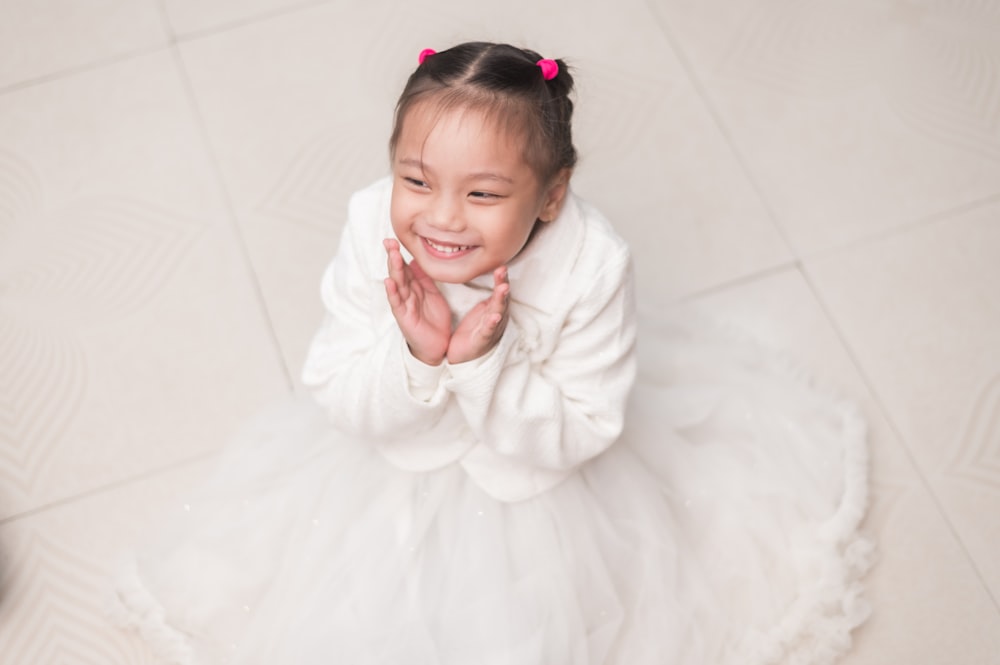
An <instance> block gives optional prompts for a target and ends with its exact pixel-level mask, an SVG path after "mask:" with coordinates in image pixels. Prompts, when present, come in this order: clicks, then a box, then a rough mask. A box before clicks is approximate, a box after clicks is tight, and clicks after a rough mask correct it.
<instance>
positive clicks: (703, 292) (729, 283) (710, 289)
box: [675, 260, 800, 303]
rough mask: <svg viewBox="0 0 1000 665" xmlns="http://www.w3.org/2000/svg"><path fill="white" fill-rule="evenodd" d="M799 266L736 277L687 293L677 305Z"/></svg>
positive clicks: (790, 263)
mask: <svg viewBox="0 0 1000 665" xmlns="http://www.w3.org/2000/svg"><path fill="white" fill-rule="evenodd" d="M799 265H800V264H799V262H798V261H795V260H793V261H784V262H782V263H777V264H775V265H773V266H769V267H767V268H763V269H761V270H756V271H754V272H750V273H747V274H745V275H740V276H739V277H735V278H733V279H730V280H726V281H724V282H719V283H718V284H713V285H711V286H706V287H705V288H703V289H699V290H697V291H692V292H691V293H685V294H684V295H681V296H678V297H677V298H676V300H675V302H677V303H684V302H691V301H694V300H698V299H699V298H704V297H707V296H712V295H715V294H717V293H722V292H723V291H728V290H729V289H734V288H737V287H739V286H743V285H746V284H752V283H753V282H757V281H760V280H762V279H766V278H768V277H770V276H772V275H777V274H779V273H783V272H787V271H788V270H794V269H796V268H798V267H799Z"/></svg>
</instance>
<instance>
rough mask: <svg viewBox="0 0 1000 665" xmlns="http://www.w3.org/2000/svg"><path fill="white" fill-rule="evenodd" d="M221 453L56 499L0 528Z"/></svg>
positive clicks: (1, 522) (6, 520)
mask: <svg viewBox="0 0 1000 665" xmlns="http://www.w3.org/2000/svg"><path fill="white" fill-rule="evenodd" d="M220 452H221V451H219V450H213V451H210V452H206V453H201V454H199V455H195V456H194V457H187V458H185V459H182V460H180V461H177V462H172V463H170V464H167V465H166V466H161V467H158V468H155V469H150V470H148V471H143V472H142V473H137V474H136V475H134V476H128V477H127V478H122V479H120V480H116V481H114V482H110V483H108V484H106V485H101V486H100V487H95V488H92V489H89V490H85V491H83V492H79V493H78V494H74V495H73V496H68V497H64V498H62V499H55V500H54V501H50V502H48V503H46V504H42V505H41V506H35V507H34V508H30V509H28V510H25V511H24V512H21V513H16V514H14V515H10V516H8V517H4V518H0V528H2V527H5V526H7V525H9V524H13V523H14V522H18V521H21V520H24V519H27V518H29V517H34V516H36V515H40V514H42V513H47V512H49V511H51V510H56V509H57V508H62V507H63V506H66V505H69V504H71V503H75V502H77V501H80V500H83V499H89V498H92V497H95V496H99V495H101V494H107V493H109V492H113V491H115V490H119V489H122V488H123V487H127V486H129V485H134V484H137V483H140V482H142V481H145V480H150V479H152V478H155V477H156V476H159V475H162V474H166V473H170V472H173V471H179V470H180V469H183V468H185V467H191V466H194V465H196V464H199V463H201V462H205V461H207V460H209V459H211V458H212V457H215V456H216V455H219V454H220Z"/></svg>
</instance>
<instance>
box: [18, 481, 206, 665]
mask: <svg viewBox="0 0 1000 665" xmlns="http://www.w3.org/2000/svg"><path fill="white" fill-rule="evenodd" d="M209 466H210V465H209V464H208V463H200V464H195V465H185V466H184V467H181V468H179V469H175V470H173V471H170V472H167V473H161V474H158V475H157V476H155V477H153V478H148V479H145V480H143V481H141V482H138V483H134V484H131V485H128V486H126V487H123V488H119V489H116V490H113V491H110V492H106V493H101V494H98V495H96V496H92V497H90V498H87V499H83V500H80V501H76V502H74V503H72V504H70V505H67V506H62V507H59V508H55V509H52V510H48V511H45V512H43V513H41V514H38V515H33V516H31V517H27V518H24V519H19V520H16V521H14V522H11V523H8V524H3V525H0V625H2V626H3V627H4V629H3V630H2V631H0V665H26V664H27V663H31V664H32V665H58V664H60V663H102V664H104V665H154V663H155V662H156V661H154V659H153V656H152V654H151V653H150V651H149V649H148V647H147V646H146V645H145V644H144V643H142V642H141V641H140V640H139V639H138V637H137V636H136V635H134V634H133V633H130V632H127V631H123V630H120V629H118V628H117V627H116V626H115V625H113V624H112V623H110V622H109V621H108V620H107V619H106V618H105V617H106V607H107V603H108V599H109V598H110V594H111V580H112V575H113V572H114V571H115V570H116V569H117V568H116V566H117V565H118V562H119V561H120V557H121V556H122V555H123V553H124V552H126V551H128V550H129V549H130V548H133V547H135V546H136V544H137V543H140V542H142V539H143V538H144V537H147V536H144V535H143V534H144V533H146V530H147V529H150V528H152V524H153V523H152V522H151V519H152V517H153V516H161V517H162V516H163V515H165V514H168V513H169V508H170V506H171V504H172V503H176V502H178V500H179V499H178V497H180V496H183V494H184V492H185V491H187V490H190V489H192V488H194V487H196V486H197V484H198V483H199V482H201V481H203V480H204V478H205V477H206V474H207V470H208V468H209Z"/></svg>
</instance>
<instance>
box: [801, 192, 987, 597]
mask: <svg viewBox="0 0 1000 665" xmlns="http://www.w3.org/2000/svg"><path fill="white" fill-rule="evenodd" d="M998 218H1000V206H992V207H986V208H983V209H981V210H978V211H975V212H970V213H967V214H965V215H962V216H961V217H957V218H955V219H951V220H947V221H942V222H937V223H933V224H927V225H924V226H921V227H919V228H915V229H912V230H910V231H908V232H906V233H904V234H900V235H897V236H894V237H891V238H887V239H884V240H881V241H878V242H874V243H871V244H869V245H866V246H864V247H858V248H854V249H852V250H850V251H846V252H843V253H840V254H837V255H835V256H831V257H827V258H824V259H822V260H817V261H815V262H808V263H807V270H808V272H809V274H810V275H811V278H812V279H814V280H815V282H816V284H817V287H818V288H819V290H820V292H821V294H822V297H823V298H824V300H826V302H827V303H828V305H829V307H830V310H831V312H832V313H833V316H834V317H835V318H836V320H837V322H838V325H839V326H841V328H842V329H843V331H844V334H845V336H846V338H847V340H848V342H849V344H850V345H851V347H852V348H853V349H854V352H855V354H856V355H857V358H858V359H859V361H860V363H861V364H862V366H863V367H864V368H865V372H866V373H867V374H868V376H869V377H870V379H871V381H872V384H873V385H874V387H875V390H876V391H877V392H878V393H879V395H880V397H881V399H882V401H883V403H884V404H885V406H886V408H887V410H888V412H889V414H890V415H891V417H892V419H893V421H894V422H895V424H896V426H897V427H898V428H899V430H900V432H901V433H902V435H903V437H904V439H905V440H906V441H907V442H908V444H909V445H910V446H911V447H912V449H913V453H914V455H915V457H916V459H917V462H918V463H919V466H920V468H921V470H922V472H923V473H924V474H925V475H926V476H927V478H928V479H929V481H930V483H931V486H932V487H933V489H934V491H935V493H936V494H937V495H938V496H939V498H940V500H941V501H942V503H943V505H944V507H945V510H946V512H947V514H948V517H949V519H950V520H951V521H952V522H953V524H954V525H955V527H956V529H957V531H958V534H959V536H960V538H961V539H962V541H963V542H964V544H965V545H966V547H968V548H969V551H970V553H971V554H972V555H973V557H974V558H975V560H976V563H977V565H978V566H979V567H980V569H981V571H982V574H983V575H984V577H985V579H986V580H987V582H988V583H989V585H990V588H991V589H992V591H993V593H994V595H995V597H998V598H1000V561H998V559H997V556H996V553H997V552H998V551H1000V525H998V523H997V520H996V515H997V514H998V511H1000V427H998V414H1000V399H998V393H1000V391H998V388H997V386H998V383H1000V378H998V377H1000V346H998V345H997V331H998V330H1000V299H998V298H997V291H996V287H995V285H996V284H998V283H1000V267H998V266H1000V263H998V262H997V257H1000V226H998V225H997V223H996V222H997V219H998Z"/></svg>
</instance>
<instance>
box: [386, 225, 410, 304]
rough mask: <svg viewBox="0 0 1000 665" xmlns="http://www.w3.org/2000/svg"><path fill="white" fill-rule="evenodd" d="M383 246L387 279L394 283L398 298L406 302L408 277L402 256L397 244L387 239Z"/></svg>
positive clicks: (408, 287) (408, 289) (408, 291)
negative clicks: (387, 273) (386, 263)
mask: <svg viewBox="0 0 1000 665" xmlns="http://www.w3.org/2000/svg"><path fill="white" fill-rule="evenodd" d="M384 244H385V249H386V253H387V254H388V259H387V261H388V266H389V277H390V278H391V279H392V280H393V281H394V282H396V286H397V287H398V288H399V296H400V298H402V299H403V300H406V299H407V298H409V297H410V276H409V271H408V270H407V268H406V262H405V261H404V260H403V254H402V253H401V252H400V251H399V243H398V242H396V241H395V240H392V239H390V238H387V239H386V240H385V241H384Z"/></svg>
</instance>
